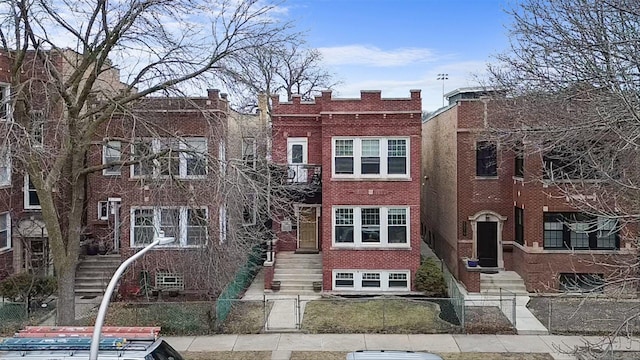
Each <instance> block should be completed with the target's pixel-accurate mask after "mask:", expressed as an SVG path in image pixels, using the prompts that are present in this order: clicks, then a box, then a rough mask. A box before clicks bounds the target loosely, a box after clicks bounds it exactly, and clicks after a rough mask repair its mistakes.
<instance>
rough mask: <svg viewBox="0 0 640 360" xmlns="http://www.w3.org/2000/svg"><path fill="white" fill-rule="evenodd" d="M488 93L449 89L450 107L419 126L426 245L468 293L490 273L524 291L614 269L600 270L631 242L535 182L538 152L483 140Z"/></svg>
mask: <svg viewBox="0 0 640 360" xmlns="http://www.w3.org/2000/svg"><path fill="white" fill-rule="evenodd" d="M486 95H487V94H486V92H485V91H484V90H482V89H478V88H463V89H458V90H455V91H452V92H450V93H448V94H446V96H447V97H448V99H449V105H448V106H447V107H445V108H443V109H441V110H439V111H438V112H436V113H435V114H433V115H432V116H431V117H430V118H429V119H427V120H426V121H425V122H424V123H423V124H422V134H423V136H422V151H423V154H422V174H423V185H422V207H421V208H422V214H421V216H422V226H423V233H424V234H425V237H426V239H427V241H428V242H429V243H430V245H431V246H432V247H433V248H434V250H435V252H436V253H437V254H438V256H439V257H440V258H442V259H443V260H444V262H445V264H446V265H447V267H448V269H449V270H450V271H451V272H452V273H453V274H454V276H455V277H456V278H458V279H459V280H460V281H461V282H462V283H463V284H464V285H465V286H466V288H467V290H468V291H470V292H479V291H482V290H483V289H482V288H481V285H480V284H481V272H496V271H499V272H501V271H515V272H516V273H517V274H518V275H519V276H520V277H521V278H522V280H523V282H524V284H525V286H526V289H527V290H528V291H529V292H534V291H541V292H553V291H558V290H566V289H568V288H571V287H574V286H576V285H577V286H586V287H588V286H590V285H593V282H592V281H591V280H594V279H595V280H597V279H600V278H602V277H605V276H607V275H609V273H610V272H611V271H612V270H611V269H610V268H608V267H607V266H604V265H602V264H606V263H611V262H614V261H619V260H622V259H624V258H625V257H629V256H631V255H632V254H633V253H634V250H632V246H631V242H630V241H628V240H626V239H625V238H623V237H622V236H621V234H620V233H619V231H618V227H617V226H616V224H615V222H613V221H611V220H608V219H604V218H595V217H593V216H588V215H586V214H581V213H580V212H578V210H576V209H575V208H573V207H572V206H571V205H570V204H569V202H568V199H567V198H566V197H565V196H559V194H558V193H557V190H556V189H554V187H553V186H550V183H549V182H545V180H544V179H542V180H541V176H540V175H541V174H543V173H544V165H543V164H544V160H543V158H542V157H541V156H540V155H528V156H524V155H518V156H516V154H514V153H513V152H512V151H506V150H504V151H503V150H501V149H500V144H496V143H495V142H492V141H487V140H486V139H483V137H482V131H483V130H484V129H485V128H486V126H487V122H488V121H490V119H491V114H492V112H491V109H492V107H493V106H497V105H498V104H499V103H498V102H496V101H492V100H490V97H488V96H486ZM594 223H595V224H597V229H594V225H593V224H594ZM467 258H471V259H478V261H479V267H470V266H469V264H468V262H467V261H465V259H467ZM598 264H600V265H598Z"/></svg>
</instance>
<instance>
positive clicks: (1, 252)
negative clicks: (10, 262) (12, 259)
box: [0, 247, 13, 255]
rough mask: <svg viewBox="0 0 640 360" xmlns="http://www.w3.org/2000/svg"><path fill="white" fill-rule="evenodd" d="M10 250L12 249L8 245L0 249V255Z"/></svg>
mask: <svg viewBox="0 0 640 360" xmlns="http://www.w3.org/2000/svg"><path fill="white" fill-rule="evenodd" d="M11 251H13V248H10V247H8V248H3V249H0V255H2V254H6V253H8V252H11Z"/></svg>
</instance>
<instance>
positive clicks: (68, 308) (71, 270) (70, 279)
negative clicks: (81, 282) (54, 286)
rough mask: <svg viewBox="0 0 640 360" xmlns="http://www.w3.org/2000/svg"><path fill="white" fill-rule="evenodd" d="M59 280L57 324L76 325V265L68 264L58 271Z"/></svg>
mask: <svg viewBox="0 0 640 360" xmlns="http://www.w3.org/2000/svg"><path fill="white" fill-rule="evenodd" d="M56 278H57V280H58V304H57V318H56V324H57V325H74V322H75V320H76V314H75V289H74V287H75V279H76V267H75V266H67V267H65V268H64V269H63V270H62V271H58V272H57V273H56Z"/></svg>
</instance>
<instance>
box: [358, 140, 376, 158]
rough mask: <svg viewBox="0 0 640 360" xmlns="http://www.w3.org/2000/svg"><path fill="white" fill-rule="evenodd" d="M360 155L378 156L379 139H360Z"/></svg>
mask: <svg viewBox="0 0 640 360" xmlns="http://www.w3.org/2000/svg"><path fill="white" fill-rule="evenodd" d="M362 156H363V157H369V156H372V157H375V156H380V140H366V139H363V140H362Z"/></svg>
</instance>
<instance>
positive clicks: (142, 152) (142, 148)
mask: <svg viewBox="0 0 640 360" xmlns="http://www.w3.org/2000/svg"><path fill="white" fill-rule="evenodd" d="M152 154H153V149H152V147H151V141H148V140H147V141H141V142H139V143H136V144H134V145H133V154H132V158H133V160H134V161H136V160H140V162H138V163H137V164H134V166H133V174H134V175H138V176H139V175H151V174H153V160H149V159H145V160H142V159H143V158H145V157H150V156H151V155H152Z"/></svg>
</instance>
